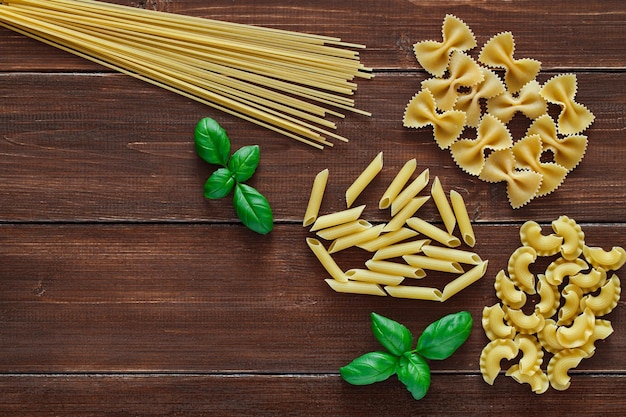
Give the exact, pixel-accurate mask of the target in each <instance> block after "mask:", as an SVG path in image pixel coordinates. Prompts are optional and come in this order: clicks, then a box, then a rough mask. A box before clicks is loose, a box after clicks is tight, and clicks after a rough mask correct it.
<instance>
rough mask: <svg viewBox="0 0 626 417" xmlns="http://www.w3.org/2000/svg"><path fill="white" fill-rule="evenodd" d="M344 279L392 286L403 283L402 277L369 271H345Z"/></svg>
mask: <svg viewBox="0 0 626 417" xmlns="http://www.w3.org/2000/svg"><path fill="white" fill-rule="evenodd" d="M346 277H348V279H349V280H351V281H361V282H371V283H374V284H381V285H394V286H395V285H398V284H400V283H401V282H402V281H404V277H403V276H400V275H389V274H383V273H382V272H376V271H370V270H369V269H350V270H348V271H346Z"/></svg>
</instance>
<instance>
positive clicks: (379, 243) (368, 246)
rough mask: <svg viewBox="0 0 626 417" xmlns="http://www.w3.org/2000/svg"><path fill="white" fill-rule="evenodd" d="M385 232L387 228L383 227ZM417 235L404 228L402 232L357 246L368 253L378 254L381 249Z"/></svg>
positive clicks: (391, 233)
mask: <svg viewBox="0 0 626 417" xmlns="http://www.w3.org/2000/svg"><path fill="white" fill-rule="evenodd" d="M384 230H385V228H384V227H383V231H384ZM416 235H417V232H416V231H415V230H413V229H409V228H408V227H403V228H402V229H400V230H396V231H395V232H389V233H385V234H382V235H380V236H379V237H377V238H376V239H374V240H370V241H369V242H365V243H361V244H360V245H357V246H358V247H359V248H361V249H364V250H366V251H368V252H376V251H377V250H379V249H381V248H384V247H387V246H389V245H393V244H394V243H398V242H401V241H403V240H406V239H409V238H411V237H413V236H416Z"/></svg>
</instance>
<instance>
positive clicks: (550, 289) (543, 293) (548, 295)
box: [535, 274, 561, 317]
mask: <svg viewBox="0 0 626 417" xmlns="http://www.w3.org/2000/svg"><path fill="white" fill-rule="evenodd" d="M537 293H538V294H539V298H540V301H539V302H538V303H537V304H536V306H535V307H536V308H537V309H538V310H539V312H540V313H541V314H542V315H543V316H544V317H552V316H554V315H555V314H556V312H557V310H558V308H559V305H560V304H561V293H560V292H559V288H558V287H557V286H555V285H551V284H550V283H549V282H548V281H547V280H546V276H545V275H544V274H537Z"/></svg>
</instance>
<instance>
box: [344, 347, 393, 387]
mask: <svg viewBox="0 0 626 417" xmlns="http://www.w3.org/2000/svg"><path fill="white" fill-rule="evenodd" d="M399 359H400V358H399V357H398V356H394V355H392V354H391V353H389V352H369V353H366V354H365V355H363V356H360V357H358V358H356V359H355V360H353V361H352V362H350V363H349V364H348V365H346V366H344V367H342V368H339V372H340V373H341V377H342V378H343V379H344V380H345V381H346V382H348V383H350V384H352V385H368V384H373V383H374V382H380V381H384V380H385V379H387V378H389V377H390V376H391V375H393V374H395V373H396V365H397V363H398V360H399Z"/></svg>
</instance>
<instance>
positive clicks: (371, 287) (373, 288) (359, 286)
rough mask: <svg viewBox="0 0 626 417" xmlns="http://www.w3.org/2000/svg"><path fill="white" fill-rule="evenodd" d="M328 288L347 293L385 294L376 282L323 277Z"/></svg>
mask: <svg viewBox="0 0 626 417" xmlns="http://www.w3.org/2000/svg"><path fill="white" fill-rule="evenodd" d="M324 281H326V283H327V284H328V286H329V287H330V288H332V289H333V290H334V291H336V292H342V293H348V294H365V295H379V296H382V297H384V296H386V295H387V293H386V292H385V291H383V289H382V287H381V286H380V285H378V284H372V283H370V282H358V281H346V282H339V281H337V280H335V279H325V280H324Z"/></svg>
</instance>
